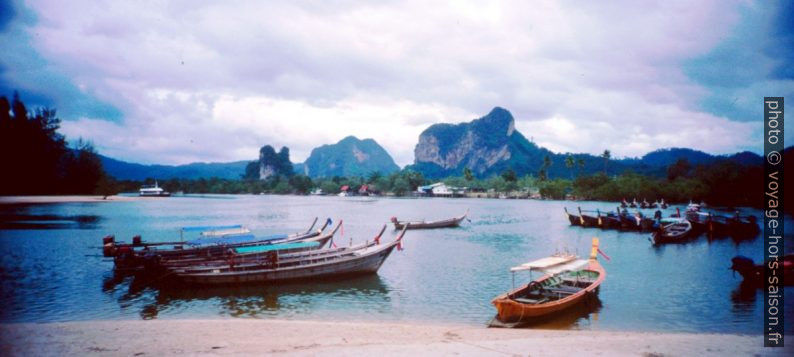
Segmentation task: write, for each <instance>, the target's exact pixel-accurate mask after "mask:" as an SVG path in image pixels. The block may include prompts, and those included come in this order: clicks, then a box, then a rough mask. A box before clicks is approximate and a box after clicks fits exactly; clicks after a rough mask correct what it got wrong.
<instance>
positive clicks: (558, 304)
mask: <svg viewBox="0 0 794 357" xmlns="http://www.w3.org/2000/svg"><path fill="white" fill-rule="evenodd" d="M583 270H584V271H589V272H593V273H596V274H598V278H597V279H596V280H595V281H594V282H593V283H592V284H590V285H589V286H588V287H586V288H584V289H582V290H580V291H579V292H577V293H575V294H573V295H570V296H567V297H565V298H562V299H559V300H555V301H551V302H547V303H540V304H526V303H521V302H519V301H516V300H515V299H512V298H511V296H514V295H515V294H516V293H518V292H519V291H521V290H523V289H525V288H519V289H516V290H513V291H510V292H508V293H506V294H502V295H500V296H498V297H496V298H495V299H494V300H493V301H491V303H492V304H493V305H494V307H496V311H497V315H496V317H497V319H498V320H499V321H501V322H503V323H519V322H531V321H532V320H534V319H536V318H540V317H543V316H547V315H550V314H554V313H557V312H560V311H563V310H566V309H568V308H571V307H572V306H575V305H578V304H581V303H584V302H586V301H588V300H589V299H590V298H591V297H592V296H593V295H594V294H597V293H598V288H599V286H600V285H601V283H602V282H603V281H604V279H605V278H606V271H604V268H603V267H601V264H599V263H598V261H596V260H591V261H590V264H589V265H588V266H587V267H586V268H585V269H583ZM549 278H550V277H545V278H543V279H541V280H539V282H543V281H544V280H545V279H549Z"/></svg>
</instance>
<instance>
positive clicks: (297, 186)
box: [288, 175, 314, 195]
mask: <svg viewBox="0 0 794 357" xmlns="http://www.w3.org/2000/svg"><path fill="white" fill-rule="evenodd" d="M288 182H289V186H290V187H292V188H293V189H294V190H295V192H296V193H299V194H302V195H305V194H307V193H309V191H311V189H312V187H313V186H314V184H313V183H312V179H310V178H309V176H305V175H295V176H292V177H290V178H289V181H288Z"/></svg>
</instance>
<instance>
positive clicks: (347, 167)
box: [100, 107, 763, 180]
mask: <svg viewBox="0 0 794 357" xmlns="http://www.w3.org/2000/svg"><path fill="white" fill-rule="evenodd" d="M283 150H285V148H282V151H283ZM286 150H288V149H286ZM287 152H288V151H287ZM568 155H569V154H567V153H564V154H563V153H554V152H551V151H550V150H548V149H546V148H543V147H540V146H538V145H537V144H535V143H533V142H530V141H529V140H527V139H526V137H525V136H524V135H523V134H521V133H520V132H519V131H518V130H516V129H515V119H514V118H513V116H512V114H510V112H509V111H507V110H506V109H504V108H500V107H496V108H494V109H493V110H491V112H490V113H488V115H486V116H484V117H482V118H479V119H475V120H472V121H471V122H465V123H459V124H434V125H431V126H430V127H428V128H427V129H426V130H425V131H423V132H422V133H421V134H420V136H419V142H418V143H417V145H416V147H415V149H414V156H415V161H414V164H412V165H409V166H407V167H406V168H408V169H412V170H416V171H419V172H421V173H422V174H423V175H424V176H425V177H428V178H441V177H447V176H452V175H462V174H463V170H464V168H469V169H470V170H471V171H472V173H473V174H474V175H475V176H477V177H481V178H485V177H489V176H491V175H494V174H500V173H502V172H503V171H504V170H506V169H508V168H509V169H512V170H513V171H515V172H516V174H517V175H519V176H521V175H526V174H532V175H536V176H537V175H538V172H539V170H540V168H541V167H543V165H544V159H545V157H547V156H548V157H549V159H550V160H551V165H550V166H549V167H548V168H547V169H546V173H547V175H548V177H550V178H555V177H563V178H567V177H571V176H573V175H574V174H593V173H596V172H603V171H604V159H603V158H601V157H599V156H596V155H591V154H570V155H571V156H572V157H573V159H574V163H575V165H574V167H573V168H568V167H567V166H566V164H565V161H566V158H567V156H568ZM260 156H261V153H260ZM100 157H101V159H102V163H103V164H104V166H105V170H106V171H107V172H108V173H109V174H110V175H111V176H113V177H116V178H117V179H128V180H143V179H146V178H157V179H170V178H187V179H197V178H202V177H203V178H210V177H219V178H225V179H239V178H241V177H243V176H244V175H245V174H246V166H247V165H248V164H249V163H250V161H235V162H228V163H192V164H187V165H177V166H169V165H141V164H134V163H128V162H124V161H120V160H116V159H112V158H109V157H105V156H101V155H100ZM260 159H261V158H260ZM679 159H686V160H687V161H689V163H690V164H691V165H693V166H695V165H698V164H708V163H713V162H716V161H718V160H731V161H734V162H736V163H739V164H742V165H756V164H757V165H761V164H762V163H763V158H762V157H761V156H759V155H757V154H755V153H752V152H747V151H745V152H740V153H736V154H733V155H729V156H715V155H710V154H707V153H704V152H702V151H697V150H692V149H686V148H670V149H660V150H656V151H653V152H650V153H648V154H646V155H645V156H643V157H641V158H624V159H618V160H616V159H611V160H609V162H608V163H607V165H606V169H607V172H608V173H609V174H610V175H613V174H619V173H622V172H625V171H626V170H631V171H633V172H636V173H640V174H645V175H651V176H657V177H663V176H665V175H666V172H667V167H668V166H669V165H672V164H674V163H675V162H676V161H677V160H679ZM287 160H288V159H287ZM260 161H261V160H260ZM254 162H256V161H254ZM580 163H582V164H583V166H580ZM259 164H260V165H259V167H260V171H261V167H262V165H261V162H260V163H259ZM292 167H293V169H294V171H295V172H296V173H299V174H304V175H307V176H310V177H312V178H316V177H332V176H353V175H359V176H366V175H368V174H369V173H371V172H374V171H380V172H381V173H383V174H389V173H392V172H395V171H399V170H400V168H399V167H398V166H397V165H396V164H395V163H394V160H393V159H392V157H391V156H390V155H389V153H388V152H386V150H384V149H383V147H381V146H380V145H379V144H378V143H377V142H375V140H372V139H363V140H359V139H358V138H356V137H354V136H348V137H346V138H344V139H342V140H341V141H339V142H338V143H336V144H331V145H323V146H320V147H318V148H315V149H314V150H312V152H311V155H310V156H309V158H308V159H306V161H305V162H304V163H293V164H292Z"/></svg>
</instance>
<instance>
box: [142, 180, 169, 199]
mask: <svg viewBox="0 0 794 357" xmlns="http://www.w3.org/2000/svg"><path fill="white" fill-rule="evenodd" d="M138 195H139V196H141V197H168V196H171V193H169V192H167V191H165V190H163V189H162V188H161V187H160V186H158V185H157V181H156V180H155V181H154V185H143V186H141V189H140V190H138Z"/></svg>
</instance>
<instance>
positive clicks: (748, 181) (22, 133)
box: [0, 93, 791, 207]
mask: <svg viewBox="0 0 794 357" xmlns="http://www.w3.org/2000/svg"><path fill="white" fill-rule="evenodd" d="M60 122H61V121H60V119H59V118H58V116H57V113H56V111H55V109H51V108H39V109H36V110H33V111H30V110H28V109H27V107H26V106H25V104H24V103H23V102H22V101H21V100H20V99H19V95H18V94H17V93H14V95H13V98H12V100H11V101H9V100H8V98H6V97H5V96H0V150H1V151H0V152H2V153H3V155H0V167H3V168H4V174H2V175H0V195H9V194H17V195H19V194H23V195H38V194H102V195H110V194H114V193H118V192H137V190H138V189H139V188H140V186H141V185H142V184H151V183H154V179H147V180H145V181H143V182H141V181H117V180H114V179H113V178H112V177H110V176H108V175H107V174H106V173H105V171H104V169H103V167H102V162H101V160H100V159H99V156H98V155H97V153H96V151H95V149H94V147H93V145H92V144H91V143H90V142H88V141H84V140H83V139H82V138H81V139H79V140H77V141H76V142H75V143H74V144H73V145H72V146H69V145H68V144H67V140H66V138H65V137H64V136H63V135H62V134H60V133H58V129H59V128H60ZM790 152H791V150H786V152H785V154H786V156H787V157H790ZM600 157H601V158H602V159H603V160H604V161H603V164H604V172H602V173H597V174H592V175H581V172H582V169H583V166H584V162H583V161H582V160H574V158H573V156H572V155H570V154H569V155H568V157H566V159H565V162H564V164H565V166H566V168H568V170H569V172H570V179H566V178H559V177H558V178H554V179H550V178H549V177H548V169H549V167H551V165H552V160H551V158H550V157H549V156H546V157H545V158H544V160H543V164H542V165H541V167H540V168H539V169H538V172H537V175H526V176H522V177H518V176H517V175H516V173H515V172H514V171H513V170H512V169H507V170H505V171H503V172H502V173H501V174H499V175H493V176H491V177H490V178H487V179H479V178H476V177H475V175H473V173H472V171H471V170H470V169H468V168H465V169H464V170H463V174H462V175H461V176H453V177H447V178H446V179H443V180H441V181H443V182H445V183H446V184H447V185H449V186H454V187H461V188H462V187H465V188H467V189H468V190H469V191H475V192H485V191H494V192H514V191H525V192H530V191H531V192H533V193H535V192H536V193H538V194H540V195H541V196H542V197H543V198H549V199H564V198H569V197H574V198H577V199H587V200H601V201H620V200H622V199H626V200H632V199H635V198H636V199H637V200H640V201H641V200H643V199H646V200H648V201H656V200H659V199H665V200H666V201H668V202H687V201H689V200H694V201H701V200H702V201H706V202H708V203H710V204H713V205H724V206H753V207H761V206H762V205H763V197H764V196H763V175H764V172H763V167H762V166H761V165H742V164H739V163H737V162H734V161H731V160H728V159H723V160H717V161H715V162H712V163H709V164H700V165H692V164H690V163H689V162H688V161H687V160H686V159H680V160H678V161H677V162H675V163H674V164H672V165H669V166H668V167H667V176H666V177H653V176H648V175H640V174H637V173H633V172H630V171H627V172H624V173H622V174H620V175H615V176H608V175H607V172H608V171H607V167H608V165H609V162H610V158H611V153H610V152H609V150H605V151H604V153H603V154H602V155H600ZM263 160H264V161H263ZM260 162H265V163H268V164H269V165H271V166H272V167H274V168H275V170H272V171H273V172H272V173H271V175H270V176H269V177H267V178H266V179H264V180H262V179H259V178H260V172H259V163H260ZM430 183H432V182H431V181H430V180H428V179H426V178H425V177H424V176H423V175H422V174H421V173H420V172H417V171H413V170H410V169H403V170H402V171H399V172H395V173H392V174H389V175H384V174H382V173H380V172H372V173H370V174H368V175H367V176H350V177H339V176H336V177H329V178H315V179H312V178H310V177H308V176H305V175H302V174H296V173H294V172H292V166H291V163H290V161H289V150H288V149H287V148H282V149H281V150H280V151H279V152H276V151H275V150H274V149H273V148H272V147H270V146H265V147H263V148H262V150H261V151H260V160H259V161H254V162H252V163H251V164H249V165H248V167H247V168H246V172H245V173H244V174H242V175H241V178H240V179H220V178H208V179H204V178H201V179H169V180H160V181H159V184H160V186H162V187H163V188H164V189H166V190H168V191H170V192H184V193H219V194H244V193H252V194H258V193H274V194H308V193H309V192H310V191H312V190H315V189H321V190H322V192H323V193H326V194H336V193H339V191H340V190H341V188H342V187H343V186H348V187H349V188H350V189H351V190H357V189H358V188H359V187H361V186H362V185H368V187H369V191H370V192H376V193H390V194H394V195H397V196H402V195H407V194H410V193H411V192H413V191H416V189H417V188H418V187H419V186H423V185H427V184H430Z"/></svg>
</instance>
